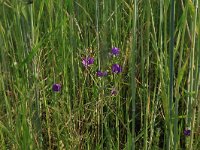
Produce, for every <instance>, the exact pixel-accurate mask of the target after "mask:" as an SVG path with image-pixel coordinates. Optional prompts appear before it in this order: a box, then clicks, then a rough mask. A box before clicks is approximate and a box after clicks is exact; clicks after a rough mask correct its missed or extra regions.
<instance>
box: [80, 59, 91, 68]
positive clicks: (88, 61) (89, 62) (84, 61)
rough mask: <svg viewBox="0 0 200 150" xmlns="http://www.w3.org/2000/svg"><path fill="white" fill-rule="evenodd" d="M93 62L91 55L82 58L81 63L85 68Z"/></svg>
mask: <svg viewBox="0 0 200 150" xmlns="http://www.w3.org/2000/svg"><path fill="white" fill-rule="evenodd" d="M93 63H94V58H93V57H86V58H83V59H82V64H83V65H84V66H85V67H86V68H87V67H89V66H90V65H92V64H93Z"/></svg>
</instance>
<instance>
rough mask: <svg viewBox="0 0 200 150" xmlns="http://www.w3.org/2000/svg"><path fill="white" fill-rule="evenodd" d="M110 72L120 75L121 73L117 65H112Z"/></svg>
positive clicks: (120, 68)
mask: <svg viewBox="0 0 200 150" xmlns="http://www.w3.org/2000/svg"><path fill="white" fill-rule="evenodd" d="M112 72H113V73H120V72H122V67H121V66H120V65H119V64H113V65H112Z"/></svg>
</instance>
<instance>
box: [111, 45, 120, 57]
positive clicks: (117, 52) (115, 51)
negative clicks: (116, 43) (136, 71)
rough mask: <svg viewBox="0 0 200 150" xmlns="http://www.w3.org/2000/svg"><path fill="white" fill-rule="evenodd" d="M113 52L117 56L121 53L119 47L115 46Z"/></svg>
mask: <svg viewBox="0 0 200 150" xmlns="http://www.w3.org/2000/svg"><path fill="white" fill-rule="evenodd" d="M112 54H113V55H115V56H116V55H119V48H117V47H113V48H112Z"/></svg>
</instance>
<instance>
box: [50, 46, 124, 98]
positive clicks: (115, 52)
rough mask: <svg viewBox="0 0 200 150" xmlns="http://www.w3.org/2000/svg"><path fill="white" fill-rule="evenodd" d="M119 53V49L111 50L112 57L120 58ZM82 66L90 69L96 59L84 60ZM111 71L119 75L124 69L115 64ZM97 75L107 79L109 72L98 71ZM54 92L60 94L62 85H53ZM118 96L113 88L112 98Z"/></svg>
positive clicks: (86, 58)
mask: <svg viewBox="0 0 200 150" xmlns="http://www.w3.org/2000/svg"><path fill="white" fill-rule="evenodd" d="M119 53H120V49H119V48H117V47H113V48H112V49H111V55H112V56H118V55H119ZM82 64H83V66H84V67H85V68H88V67H90V66H91V65H92V64H94V57H91V56H87V57H84V58H82ZM111 71H112V73H114V74H119V73H121V72H122V67H121V66H120V65H119V64H117V63H114V64H113V65H112V66H111ZM96 75H97V77H105V76H107V75H108V72H107V71H101V70H98V71H97V72H96ZM52 90H53V91H54V92H59V91H60V90H61V84H58V83H55V84H53V86H52ZM116 94H117V91H116V90H115V88H113V89H112V90H111V95H112V96H115V95H116Z"/></svg>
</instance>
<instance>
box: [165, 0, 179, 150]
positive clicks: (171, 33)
mask: <svg viewBox="0 0 200 150" xmlns="http://www.w3.org/2000/svg"><path fill="white" fill-rule="evenodd" d="M170 12H171V20H170V52H169V56H170V58H169V59H170V60H169V62H170V64H169V69H170V84H169V125H168V134H169V135H168V143H167V144H168V146H167V149H170V144H171V143H170V142H171V139H170V137H171V134H170V133H171V132H170V131H171V124H172V111H173V109H172V105H173V85H174V80H173V77H174V62H173V60H174V0H171V10H170ZM175 110H176V112H175V115H176V116H177V115H178V114H177V110H178V107H177V103H176V105H175ZM177 123H178V121H177V117H175V119H174V133H175V135H174V149H176V143H177V138H176V137H177V125H178V124H177Z"/></svg>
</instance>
